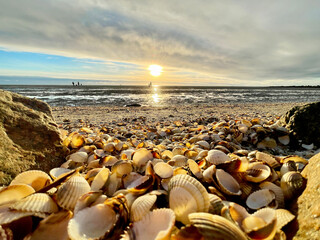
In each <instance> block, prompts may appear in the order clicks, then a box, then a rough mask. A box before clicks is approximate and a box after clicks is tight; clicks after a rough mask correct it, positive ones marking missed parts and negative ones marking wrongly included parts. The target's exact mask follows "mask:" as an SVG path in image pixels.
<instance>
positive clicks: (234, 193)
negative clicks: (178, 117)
mask: <svg viewBox="0 0 320 240" xmlns="http://www.w3.org/2000/svg"><path fill="white" fill-rule="evenodd" d="M287 134H288V133H287V131H286V129H283V128H282V127H279V126H277V125H276V124H273V123H272V124H270V125H264V126H262V125H261V124H259V122H257V120H255V119H254V120H253V121H251V122H249V121H246V120H243V121H229V122H226V121H222V122H218V123H211V124H208V125H206V126H204V125H195V124H190V123H187V122H174V124H172V125H170V124H161V125H155V126H143V125H141V124H137V123H136V124H133V125H127V126H122V125H120V126H115V127H114V128H106V127H103V128H101V129H90V128H86V127H83V128H81V129H79V130H78V131H75V132H72V133H65V139H64V143H63V144H64V146H65V147H66V148H67V149H68V150H69V151H70V154H69V156H68V157H67V158H66V162H65V163H64V164H63V165H62V166H61V167H59V168H54V169H52V170H51V171H50V172H49V174H47V173H45V172H42V171H38V170H32V171H27V172H24V173H21V174H20V175H18V176H17V177H16V178H15V179H14V180H13V181H12V182H11V184H10V185H9V186H8V187H3V188H2V189H1V190H0V235H1V237H2V238H3V239H13V238H15V239H23V238H24V239H51V238H52V239H119V238H121V239H177V240H178V239H179V240H180V239H181V240H182V239H213V238H214V239H286V235H285V233H284V232H283V231H282V230H281V229H282V227H284V226H285V225H287V224H288V223H289V222H290V221H292V220H293V219H294V218H295V216H294V215H293V214H292V213H290V212H289V211H288V210H286V209H285V208H286V207H287V206H286V203H287V202H289V201H290V200H292V199H294V198H296V197H297V196H299V194H301V192H302V191H303V189H304V187H305V179H304V178H303V177H302V175H301V174H300V172H301V170H302V169H303V168H304V167H305V166H306V164H307V163H308V162H307V160H305V159H304V158H301V157H298V156H274V155H270V154H268V153H265V152H262V151H257V150H253V151H251V150H250V148H253V147H252V144H253V145H254V146H258V147H259V148H273V147H275V146H274V145H279V144H284V145H285V144H288V140H287V136H288V135H287ZM249 143H250V144H251V145H250V144H249ZM244 148H246V149H244ZM22 226H23V227H22Z"/></svg>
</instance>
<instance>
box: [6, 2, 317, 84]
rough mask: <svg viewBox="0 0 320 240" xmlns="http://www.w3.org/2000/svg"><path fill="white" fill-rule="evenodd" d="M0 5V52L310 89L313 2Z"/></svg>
mask: <svg viewBox="0 0 320 240" xmlns="http://www.w3.org/2000/svg"><path fill="white" fill-rule="evenodd" d="M0 4H1V8H0V46H2V47H9V48H11V49H18V50H19V49H20V50H25V51H35V52H44V53H51V54H57V55H64V56H71V57H78V58H91V59H101V60H108V61H117V62H127V63H133V64H138V65H139V64H140V65H148V64H151V63H158V64H162V65H164V66H166V67H167V68H171V69H175V71H174V72H176V73H178V72H185V73H186V72H188V73H189V74H188V75H187V76H188V77H189V78H192V79H194V81H198V80H199V79H201V81H203V82H205V81H215V82H217V83H219V82H222V83H225V84H233V83H237V84H244V85H248V83H250V84H252V85H256V84H261V83H263V82H265V83H269V82H273V81H277V82H278V83H286V82H287V81H288V82H292V81H296V82H299V81H300V80H303V79H309V80H308V81H309V82H310V81H311V82H312V81H313V83H318V82H317V81H319V77H320V76H319V75H320V55H319V54H318V53H319V52H320V44H319V39H320V31H319V29H320V2H317V1H303V2H302V1H292V0H284V1H275V0H271V1H263V2H261V1H249V0H245V1H235V0H234V1H231V0H227V1H218V0H216V1H213V0H212V1H210V0H202V1H196V0H185V1H169V0H167V1H148V0H140V1H124V0H117V1H102V0H101V1H99V0H96V1H92V0H90V1H89V0H82V1H79V0H69V1H62V0H48V1H42V0H31V1H23V0H16V1H6V0H0ZM174 72H173V73H174ZM169 78H170V77H169ZM169 78H168V79H169ZM178 78H180V76H177V75H176V76H173V75H172V76H171V78H170V79H173V80H174V79H178Z"/></svg>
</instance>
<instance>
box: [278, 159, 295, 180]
mask: <svg viewBox="0 0 320 240" xmlns="http://www.w3.org/2000/svg"><path fill="white" fill-rule="evenodd" d="M297 170H298V169H297V166H296V163H295V162H294V161H288V162H285V163H284V164H282V166H281V168H280V176H281V177H282V176H283V175H284V174H286V173H287V172H296V171H297Z"/></svg>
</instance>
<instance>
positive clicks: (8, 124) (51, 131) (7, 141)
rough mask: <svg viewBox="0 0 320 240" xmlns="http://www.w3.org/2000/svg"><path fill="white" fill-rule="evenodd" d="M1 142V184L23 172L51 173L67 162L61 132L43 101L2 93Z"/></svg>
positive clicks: (0, 106) (0, 107)
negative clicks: (53, 169) (34, 170)
mask: <svg viewBox="0 0 320 240" xmlns="http://www.w3.org/2000/svg"><path fill="white" fill-rule="evenodd" d="M0 139H1V140H0V185H7V184H9V183H10V181H11V180H12V178H14V177H15V176H16V175H17V174H18V173H20V172H23V171H26V170H29V169H41V170H43V171H46V172H48V171H49V170H50V169H51V168H54V167H57V166H59V165H60V164H62V163H63V162H64V151H63V148H62V146H61V137H60V132H59V129H58V127H57V125H56V123H55V122H54V119H53V117H52V113H51V108H50V107H49V105H48V104H46V103H44V102H42V101H39V100H36V99H30V98H27V97H23V96H21V95H19V94H16V93H11V92H8V91H3V90H0Z"/></svg>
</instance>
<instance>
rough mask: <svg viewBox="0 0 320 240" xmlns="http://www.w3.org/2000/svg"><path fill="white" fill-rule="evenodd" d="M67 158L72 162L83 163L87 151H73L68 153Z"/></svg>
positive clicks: (86, 156) (85, 159) (86, 158)
mask: <svg viewBox="0 0 320 240" xmlns="http://www.w3.org/2000/svg"><path fill="white" fill-rule="evenodd" d="M66 159H67V160H72V161H74V162H79V163H85V162H87V160H88V153H86V152H75V153H73V154H71V155H69V156H68V157H67V158H66Z"/></svg>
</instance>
